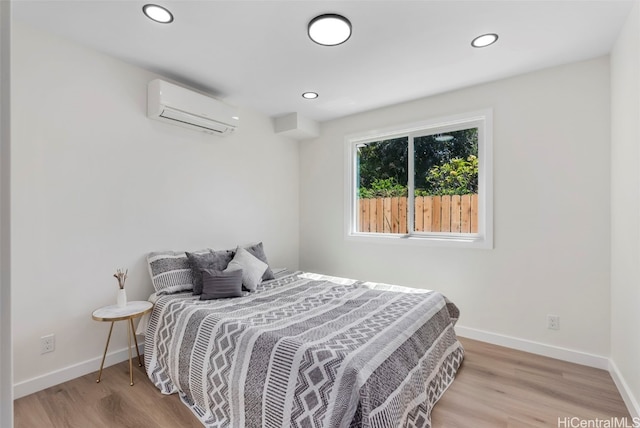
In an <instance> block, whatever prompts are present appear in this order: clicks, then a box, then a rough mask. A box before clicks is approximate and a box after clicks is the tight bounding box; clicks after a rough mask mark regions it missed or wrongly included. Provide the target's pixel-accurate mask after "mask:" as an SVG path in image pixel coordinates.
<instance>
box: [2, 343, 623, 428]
mask: <svg viewBox="0 0 640 428" xmlns="http://www.w3.org/2000/svg"><path fill="white" fill-rule="evenodd" d="M460 340H461V342H462V343H463V345H464V347H465V351H466V355H465V361H464V363H463V365H462V368H461V369H460V372H459V373H458V376H457V377H456V380H455V382H454V383H453V385H452V386H451V387H450V388H449V389H448V390H447V392H446V393H445V394H444V396H443V397H442V399H441V400H440V401H439V402H438V404H437V405H436V406H435V408H434V410H433V415H432V416H433V417H432V422H433V427H434V428H441V427H443V428H444V427H446V428H485V427H486V428H501V427H504V428H530V427H558V418H565V417H566V418H570V417H578V418H581V419H584V420H587V419H596V418H599V419H610V418H613V417H618V418H621V417H627V418H629V419H628V420H629V423H630V421H631V419H630V416H629V413H628V412H627V410H626V408H625V405H624V403H623V401H622V398H621V397H620V394H619V393H618V391H617V389H616V387H615V386H614V384H613V381H612V380H611V377H610V376H609V374H608V373H607V372H606V371H604V370H598V369H593V368H589V367H584V366H579V365H576V364H571V363H567V362H563V361H559V360H554V359H551V358H546V357H540V356H537V355H532V354H528V353H525V352H520V351H515V350H512V349H508V348H503V347H500V346H495V345H490V344H487V343H483V342H478V341H474V340H470V339H464V338H462V339H460ZM128 369H129V367H128V362H124V363H120V364H117V365H115V366H112V367H108V368H106V369H105V370H104V372H103V374H102V381H101V382H100V383H99V384H98V383H96V376H97V372H96V373H91V374H89V375H86V376H83V377H80V378H78V379H74V380H71V381H69V382H66V383H63V384H61V385H57V386H54V387H51V388H48V389H45V390H43V391H40V392H37V393H35V394H32V395H29V396H27V397H23V398H20V399H18V400H16V401H15V404H14V406H15V427H16V428H44V427H51V428H76V427H77V428H94V427H95V428H124V427H131V428H146V427H149V428H152V427H153V428H178V427H180V428H182V427H184V428H191V427H202V425H201V424H200V422H199V421H198V420H197V419H196V418H195V416H194V415H193V414H192V413H191V411H190V410H189V409H187V407H185V406H184V405H183V404H182V402H181V401H180V399H179V398H178V397H177V395H175V394H174V395H169V396H166V395H162V394H161V393H160V392H159V391H158V390H157V389H156V388H155V387H154V386H153V385H152V384H151V382H150V381H149V379H148V378H147V377H146V375H145V374H144V372H143V370H142V368H138V367H137V366H134V370H135V374H134V381H135V385H134V386H129V373H128ZM561 426H569V425H568V424H567V425H561ZM585 426H586V425H585Z"/></svg>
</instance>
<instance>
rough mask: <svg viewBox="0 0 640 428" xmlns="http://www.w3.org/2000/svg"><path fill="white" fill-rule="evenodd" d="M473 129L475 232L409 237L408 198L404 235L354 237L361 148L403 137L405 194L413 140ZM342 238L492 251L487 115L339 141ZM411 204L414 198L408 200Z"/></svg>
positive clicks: (433, 121)
mask: <svg viewBox="0 0 640 428" xmlns="http://www.w3.org/2000/svg"><path fill="white" fill-rule="evenodd" d="M469 128H478V233H474V234H469V233H452V232H415V230H414V227H415V215H414V213H415V203H414V202H411V198H409V203H408V204H407V205H408V212H407V223H408V225H407V230H408V232H407V233H406V234H399V233H372V232H359V231H358V230H357V225H358V215H359V213H358V209H357V206H358V205H357V201H358V192H357V190H358V189H357V185H358V157H357V147H358V146H359V145H362V144H367V143H372V142H377V141H382V140H388V139H391V138H400V137H408V153H409V156H408V166H407V173H408V175H409V177H408V183H407V184H408V185H407V187H408V194H409V195H413V194H414V189H415V183H414V177H415V169H414V163H415V153H414V139H415V138H417V137H421V136H425V135H433V134H438V133H446V132H453V131H458V130H462V129H469ZM344 141H345V183H346V186H345V210H344V212H345V237H346V239H347V240H350V241H360V242H369V243H371V242H379V243H402V244H407V243H410V244H417V245H428V246H445V247H463V248H482V249H492V248H493V111H492V109H484V110H479V111H474V112H468V113H463V114H459V115H454V116H447V117H438V118H432V119H428V120H425V121H420V122H415V123H410V124H404V125H398V126H392V127H388V128H383V129H379V130H372V131H367V132H363V133H357V134H350V135H347V136H345V140H344ZM413 200H414V201H415V199H413Z"/></svg>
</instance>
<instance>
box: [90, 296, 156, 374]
mask: <svg viewBox="0 0 640 428" xmlns="http://www.w3.org/2000/svg"><path fill="white" fill-rule="evenodd" d="M152 308H153V303H151V302H146V301H133V302H129V303H127V305H126V306H124V307H120V306H118V305H110V306H104V307H102V308H99V309H96V310H95V311H93V315H92V318H93V319H94V320H96V321H105V322H110V323H111V327H110V328H109V336H107V344H106V345H105V347H104V354H103V355H102V362H101V363H100V371H99V372H98V380H96V382H97V383H100V378H101V377H102V368H103V367H104V359H105V358H106V356H107V349H108V348H109V341H110V340H111V332H112V331H113V324H114V323H115V322H116V321H127V339H128V341H129V348H128V349H129V380H130V382H131V383H130V385H131V386H133V363H132V361H131V336H133V340H134V342H135V344H136V354H138V365H139V366H140V367H142V366H143V363H142V359H141V358H140V351H139V350H138V338H137V337H136V330H135V328H134V327H133V319H134V318H138V317H141V316H142V315H144V314H146V313H147V312H150V311H151V309H152Z"/></svg>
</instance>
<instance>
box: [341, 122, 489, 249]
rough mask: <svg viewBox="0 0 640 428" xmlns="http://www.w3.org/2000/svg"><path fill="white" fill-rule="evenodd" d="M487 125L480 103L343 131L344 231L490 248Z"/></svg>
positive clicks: (367, 236) (355, 235) (354, 234)
mask: <svg viewBox="0 0 640 428" xmlns="http://www.w3.org/2000/svg"><path fill="white" fill-rule="evenodd" d="M491 126H492V113H491V111H490V110H485V111H482V112H476V113H471V114H465V115H460V116H456V117H449V118H440V119H435V120H430V121H426V122H421V123H418V124H412V125H406V126H401V127H396V128H392V129H386V130H383V131H379V132H375V133H366V134H359V135H353V136H349V137H347V138H346V146H347V168H348V178H349V179H348V180H347V182H348V189H347V192H346V197H347V199H348V201H347V202H348V203H347V204H346V206H347V207H348V213H347V217H346V220H347V221H346V223H347V235H348V237H349V238H352V239H362V240H369V241H370V240H376V239H377V240H387V241H391V240H394V239H395V240H396V242H420V243H429V244H434V243H435V244H443V245H452V246H457V245H461V246H470V247H479V248H492V246H493V236H492V235H493V230H492V209H491V208H492V198H491V195H492V180H491V177H492V174H491V164H492V162H491V161H492V159H491ZM399 238H409V239H408V240H407V239H399Z"/></svg>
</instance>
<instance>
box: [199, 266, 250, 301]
mask: <svg viewBox="0 0 640 428" xmlns="http://www.w3.org/2000/svg"><path fill="white" fill-rule="evenodd" d="M201 272H202V294H201V295H200V300H212V299H226V298H228V297H241V296H242V270H230V271H227V272H220V271H218V270H213V269H202V271H201Z"/></svg>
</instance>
